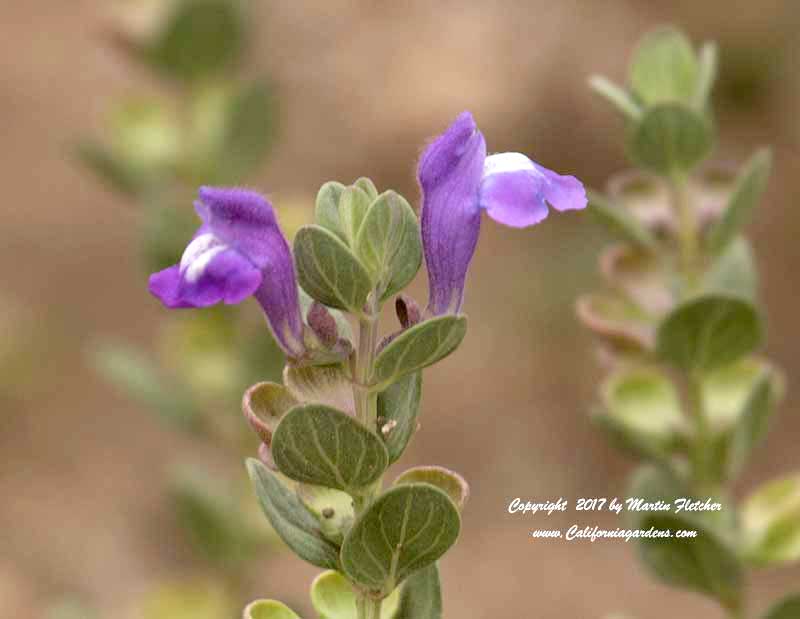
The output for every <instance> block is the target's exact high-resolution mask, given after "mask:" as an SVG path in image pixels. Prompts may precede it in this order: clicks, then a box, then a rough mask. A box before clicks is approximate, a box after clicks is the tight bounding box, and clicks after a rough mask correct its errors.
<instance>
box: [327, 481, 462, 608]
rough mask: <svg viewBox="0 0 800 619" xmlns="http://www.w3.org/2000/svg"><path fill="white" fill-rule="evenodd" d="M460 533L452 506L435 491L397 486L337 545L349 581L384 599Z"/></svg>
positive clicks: (456, 514)
mask: <svg viewBox="0 0 800 619" xmlns="http://www.w3.org/2000/svg"><path fill="white" fill-rule="evenodd" d="M460 528H461V520H460V518H459V515H458V510H457V509H456V506H455V505H454V504H453V502H452V501H451V500H450V498H449V497H448V496H447V495H446V494H445V493H444V492H442V491H441V490H439V489H438V488H435V487H433V486H430V485H428V484H408V485H402V486H396V487H394V488H391V489H390V490H388V491H386V492H385V493H384V494H382V495H381V496H380V497H378V498H377V499H376V500H375V502H373V503H372V505H370V506H369V508H368V509H367V511H365V512H364V513H363V514H362V515H361V517H360V518H359V519H358V520H356V523H355V524H354V525H353V528H352V529H350V533H348V535H347V537H346V538H345V540H344V544H343V545H342V566H343V568H344V571H345V573H346V574H347V575H348V576H349V578H350V579H351V580H352V581H353V582H355V583H357V584H359V585H361V586H362V587H365V588H367V589H370V590H373V591H376V592H380V593H381V594H384V595H385V594H387V593H389V592H391V591H393V590H394V589H395V587H396V586H397V585H398V584H400V583H401V582H402V581H403V580H404V579H405V578H406V577H407V576H409V575H410V574H412V573H413V572H415V571H416V570H419V569H422V568H424V567H426V566H428V565H430V564H432V563H433V562H435V561H436V560H437V559H439V557H441V556H442V555H443V554H444V553H445V552H447V550H448V549H449V548H450V546H452V545H453V544H454V543H455V541H456V538H458V533H459V530H460Z"/></svg>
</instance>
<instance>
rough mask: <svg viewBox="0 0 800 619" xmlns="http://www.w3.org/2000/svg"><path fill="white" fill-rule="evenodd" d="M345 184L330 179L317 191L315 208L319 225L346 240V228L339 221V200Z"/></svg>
mask: <svg viewBox="0 0 800 619" xmlns="http://www.w3.org/2000/svg"><path fill="white" fill-rule="evenodd" d="M343 191H344V185H342V183H337V182H336V181H328V182H327V183H325V184H324V185H323V186H322V187H320V189H319V192H317V202H316V206H315V209H314V219H315V221H316V222H317V225H319V226H322V227H323V228H325V229H326V230H328V231H329V232H333V233H334V234H335V235H336V236H338V237H339V238H340V239H341V240H343V241H345V240H346V237H345V235H344V230H343V229H342V226H341V224H340V223H339V200H340V199H341V197H342V192H343Z"/></svg>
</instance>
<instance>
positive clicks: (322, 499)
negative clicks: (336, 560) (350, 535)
mask: <svg viewBox="0 0 800 619" xmlns="http://www.w3.org/2000/svg"><path fill="white" fill-rule="evenodd" d="M297 496H298V497H299V498H300V500H301V501H302V502H303V505H305V506H306V507H307V508H308V510H309V511H310V512H311V513H312V514H314V516H315V517H316V519H317V520H318V521H319V526H320V528H321V530H322V532H323V534H324V535H325V537H327V538H328V539H329V540H331V541H333V542H335V543H337V544H341V543H342V542H343V541H344V536H345V534H346V533H347V531H349V530H350V527H351V526H352V525H353V520H354V519H355V516H354V512H353V498H352V497H351V496H350V495H349V494H347V493H346V492H341V491H340V490H335V489H333V488H326V487H325V486H314V485H312V484H297Z"/></svg>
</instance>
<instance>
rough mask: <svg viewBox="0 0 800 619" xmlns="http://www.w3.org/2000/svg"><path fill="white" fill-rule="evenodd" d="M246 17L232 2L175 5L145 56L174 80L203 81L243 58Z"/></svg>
mask: <svg viewBox="0 0 800 619" xmlns="http://www.w3.org/2000/svg"><path fill="white" fill-rule="evenodd" d="M245 30H246V28H245V16H244V15H243V14H242V9H241V5H240V4H239V3H238V2H234V1H233V0H183V1H181V2H178V3H177V4H176V6H175V9H174V10H173V12H172V13H171V15H170V16H169V19H168V20H167V21H166V23H165V24H164V26H163V27H162V29H161V31H160V32H159V33H158V34H157V36H156V37H155V38H154V40H153V41H152V42H151V43H150V44H149V45H148V46H147V47H146V49H145V50H144V51H145V57H146V58H147V59H148V60H149V61H150V63H152V64H153V65H154V66H155V67H156V68H157V69H159V70H160V71H162V72H163V73H165V74H167V75H169V76H170V77H173V78H179V79H183V80H200V79H206V78H209V77H211V76H213V75H216V74H220V73H222V72H223V71H225V70H226V69H229V68H230V67H231V66H232V65H233V64H235V63H237V62H239V61H240V60H241V58H242V55H243V52H244V47H245V37H246V32H245Z"/></svg>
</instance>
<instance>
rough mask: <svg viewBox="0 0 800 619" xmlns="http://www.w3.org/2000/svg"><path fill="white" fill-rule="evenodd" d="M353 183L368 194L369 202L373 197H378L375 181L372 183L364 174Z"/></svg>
mask: <svg viewBox="0 0 800 619" xmlns="http://www.w3.org/2000/svg"><path fill="white" fill-rule="evenodd" d="M353 185H355V186H356V187H358V188H360V189H361V190H362V191H364V192H365V193H366V194H367V195H368V196H369V201H370V203H372V202H373V201H374V200H375V198H377V197H378V188H377V187H375V183H373V182H372V180H371V179H369V178H367V177H366V176H362V177H361V178H359V179H357V180H356V182H355V183H353Z"/></svg>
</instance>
